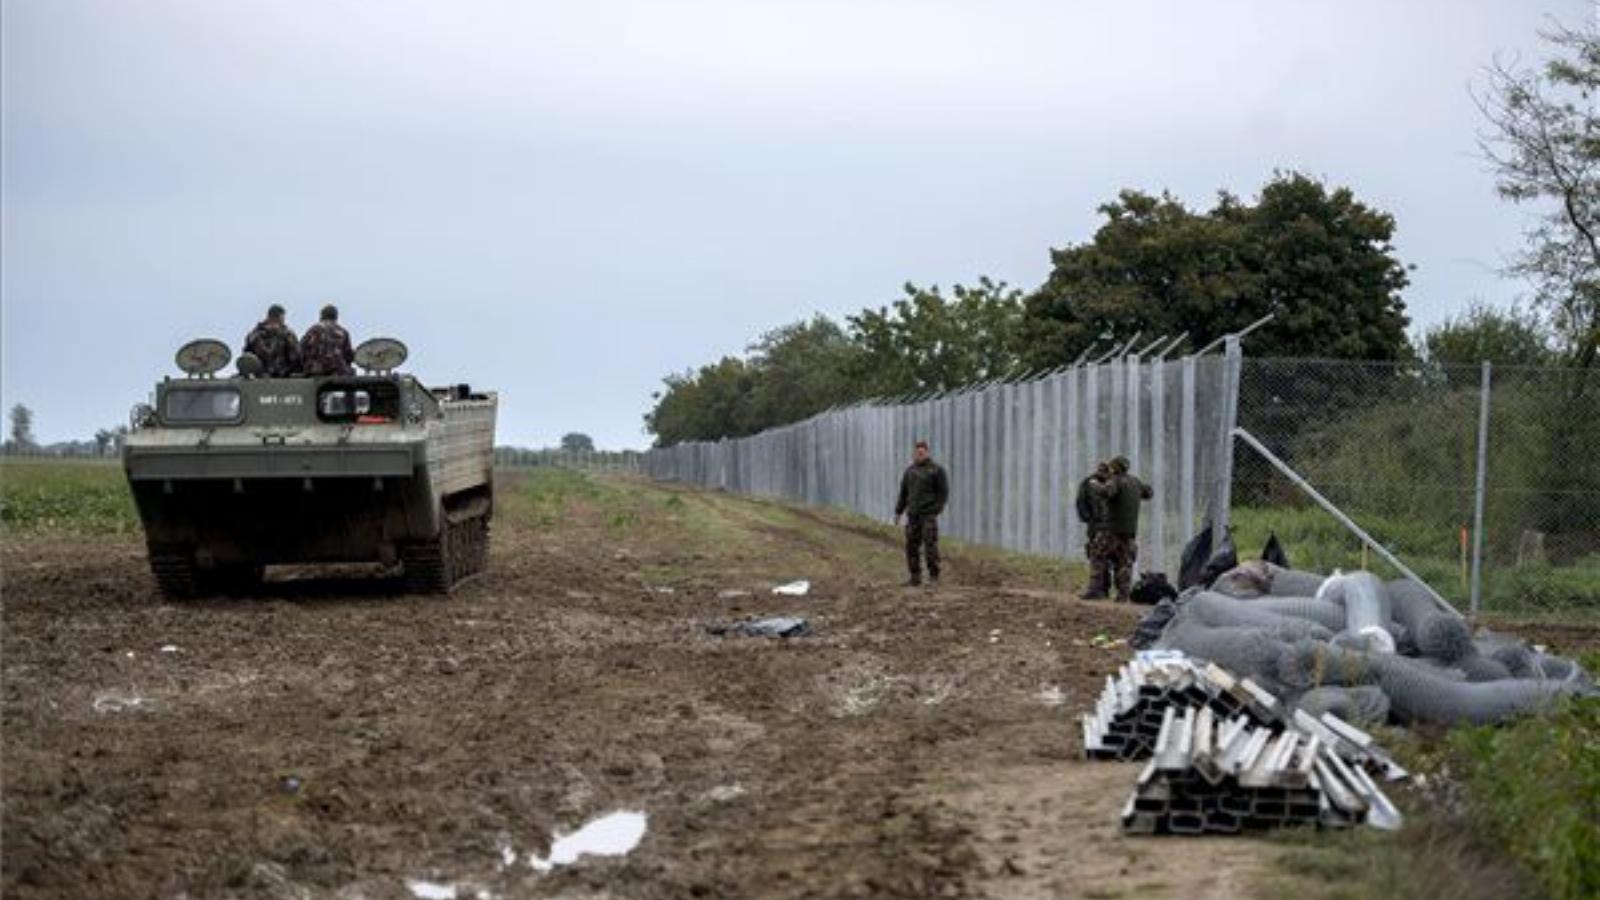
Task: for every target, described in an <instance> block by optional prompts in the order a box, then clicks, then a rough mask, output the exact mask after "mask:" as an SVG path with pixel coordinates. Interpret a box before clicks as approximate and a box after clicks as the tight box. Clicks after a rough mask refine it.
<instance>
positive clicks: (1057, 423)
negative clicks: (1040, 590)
mask: <svg viewBox="0 0 1600 900" xmlns="http://www.w3.org/2000/svg"><path fill="white" fill-rule="evenodd" d="M1065 378H1066V375H1064V374H1062V373H1060V372H1057V373H1056V374H1054V375H1052V376H1050V397H1049V408H1050V416H1049V422H1050V441H1049V445H1048V446H1049V449H1048V450H1047V451H1046V452H1047V453H1049V466H1050V479H1049V487H1048V490H1049V491H1050V502H1049V503H1048V504H1047V505H1046V506H1045V515H1047V516H1049V517H1050V527H1049V529H1048V534H1049V538H1048V544H1047V551H1046V552H1048V553H1049V554H1050V555H1051V556H1062V555H1064V553H1065V550H1066V543H1065V542H1064V541H1063V539H1062V538H1063V536H1062V534H1061V524H1062V523H1061V464H1062V454H1063V452H1064V449H1065V448H1064V447H1063V446H1062V445H1063V444H1064V443H1065V441H1064V440H1063V438H1062V434H1061V382H1062V381H1063V380H1064V379H1065Z"/></svg>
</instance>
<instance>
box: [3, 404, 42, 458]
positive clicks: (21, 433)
mask: <svg viewBox="0 0 1600 900" xmlns="http://www.w3.org/2000/svg"><path fill="white" fill-rule="evenodd" d="M10 443H11V446H12V447H13V448H15V449H17V450H32V449H33V448H35V447H37V446H39V444H38V442H37V441H35V440H34V439H33V410H31V409H29V408H28V407H26V406H24V405H22V404H21V403H18V404H17V405H16V406H13V407H11V441H10Z"/></svg>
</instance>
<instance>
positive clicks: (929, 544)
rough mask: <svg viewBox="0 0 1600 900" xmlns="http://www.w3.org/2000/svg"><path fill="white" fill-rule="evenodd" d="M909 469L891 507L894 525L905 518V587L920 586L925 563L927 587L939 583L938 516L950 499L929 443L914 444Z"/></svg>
mask: <svg viewBox="0 0 1600 900" xmlns="http://www.w3.org/2000/svg"><path fill="white" fill-rule="evenodd" d="M912 460H913V462H912V463H911V465H910V466H907V467H906V471H905V474H904V475H901V476H900V498H899V499H898V500H896V501H895V504H894V521H895V524H896V525H898V524H900V517H901V516H902V515H903V516H905V517H906V567H907V568H908V569H910V571H911V577H910V578H909V579H907V581H906V585H907V586H913V585H919V584H921V583H922V561H923V559H924V558H926V559H927V563H928V578H929V581H930V583H932V584H935V585H937V584H938V583H939V514H940V513H942V512H944V505H945V503H946V502H947V501H948V500H949V499H950V478H949V476H947V475H945V473H944V469H943V468H942V467H941V466H940V465H939V464H938V463H936V462H934V461H933V458H932V457H931V456H929V455H928V442H927V441H917V445H916V448H915V449H914V450H913V452H912Z"/></svg>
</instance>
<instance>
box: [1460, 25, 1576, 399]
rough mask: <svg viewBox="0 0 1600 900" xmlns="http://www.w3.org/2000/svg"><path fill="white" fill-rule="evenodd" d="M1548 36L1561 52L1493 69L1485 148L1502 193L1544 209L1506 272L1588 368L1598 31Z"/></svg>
mask: <svg viewBox="0 0 1600 900" xmlns="http://www.w3.org/2000/svg"><path fill="white" fill-rule="evenodd" d="M1544 38H1545V39H1546V41H1548V42H1549V43H1550V45H1551V46H1552V47H1553V48H1554V49H1555V51H1556V53H1557V56H1556V57H1555V58H1554V59H1551V60H1550V61H1548V62H1547V63H1545V65H1544V66H1543V67H1539V68H1523V67H1516V66H1506V65H1500V64H1496V65H1495V66H1494V67H1493V68H1492V69H1491V70H1490V76H1489V78H1490V82H1489V91H1488V94H1487V95H1486V96H1484V97H1481V98H1479V106H1480V108H1481V109H1482V111H1483V115H1484V118H1485V119H1486V120H1487V122H1488V127H1487V130H1486V131H1485V133H1484V134H1483V136H1482V140H1481V141H1480V145H1481V146H1482V148H1483V153H1484V155H1485V156H1486V157H1487V158H1488V160H1489V163H1490V165H1491V166H1492V167H1493V169H1494V173H1495V176H1496V186H1497V188H1498V189H1499V192H1500V195H1501V196H1502V197H1504V198H1506V199H1507V200H1510V201H1512V202H1513V203H1527V204H1534V205H1536V206H1537V207H1539V208H1540V210H1541V213H1540V215H1539V217H1538V219H1537V220H1536V222H1535V223H1534V224H1533V225H1532V226H1531V227H1530V228H1529V229H1528V231H1527V233H1526V238H1527V246H1526V247H1525V248H1524V249H1523V250H1522V251H1521V252H1520V253H1519V254H1517V256H1516V257H1515V258H1514V259H1513V261H1512V263H1511V265H1510V267H1509V272H1508V274H1511V275H1513V276H1516V277H1520V278H1525V279H1527V280H1528V281H1530V282H1531V283H1532V284H1533V286H1534V300H1535V302H1536V303H1537V304H1538V306H1539V307H1540V308H1541V309H1543V310H1545V311H1547V312H1548V313H1550V315H1551V317H1552V319H1553V321H1554V324H1555V326H1556V328H1557V329H1558V330H1559V331H1560V332H1561V335H1562V336H1563V338H1564V341H1565V343H1566V344H1567V350H1568V353H1569V355H1570V358H1571V360H1572V362H1573V363H1574V364H1575V365H1577V366H1579V367H1581V368H1584V369H1589V368H1591V367H1593V366H1594V365H1595V363H1596V361H1597V359H1600V108H1597V105H1596V102H1595V100H1596V97H1595V94H1596V91H1600V29H1597V28H1596V26H1589V27H1586V28H1582V29H1571V28H1557V29H1555V30H1553V31H1551V32H1548V33H1546V34H1545V35H1544Z"/></svg>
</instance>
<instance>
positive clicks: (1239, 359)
mask: <svg viewBox="0 0 1600 900" xmlns="http://www.w3.org/2000/svg"><path fill="white" fill-rule="evenodd" d="M1223 346H1224V348H1225V349H1224V350H1223V354H1222V428H1221V432H1222V434H1221V435H1220V437H1219V443H1218V446H1217V470H1216V472H1215V473H1214V475H1213V478H1214V479H1215V483H1214V485H1213V489H1212V494H1211V496H1212V497H1213V498H1214V503H1213V506H1212V509H1211V522H1212V526H1213V529H1212V533H1213V534H1214V535H1215V537H1214V538H1213V540H1214V541H1217V542H1220V541H1221V540H1222V538H1223V536H1224V535H1226V534H1227V533H1228V522H1229V519H1230V517H1231V512H1232V511H1231V509H1230V507H1231V506H1232V505H1233V430H1234V429H1235V428H1237V427H1239V381H1240V375H1241V370H1242V369H1243V362H1244V359H1243V355H1242V354H1241V353H1240V351H1239V336H1238V335H1236V334H1231V335H1228V337H1227V339H1226V341H1225V342H1224V344H1223Z"/></svg>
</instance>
